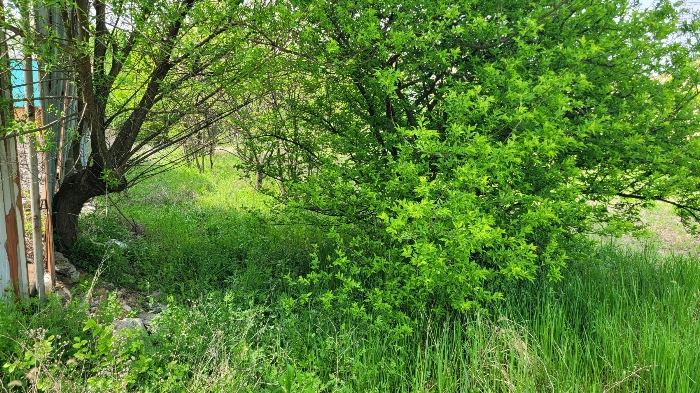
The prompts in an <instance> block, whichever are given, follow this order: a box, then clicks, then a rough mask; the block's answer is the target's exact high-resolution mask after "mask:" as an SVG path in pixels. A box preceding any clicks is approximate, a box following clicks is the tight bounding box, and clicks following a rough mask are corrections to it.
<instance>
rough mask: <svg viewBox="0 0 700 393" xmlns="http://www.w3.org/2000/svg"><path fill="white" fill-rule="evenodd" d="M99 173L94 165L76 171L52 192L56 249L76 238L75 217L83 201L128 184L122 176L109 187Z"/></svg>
mask: <svg viewBox="0 0 700 393" xmlns="http://www.w3.org/2000/svg"><path fill="white" fill-rule="evenodd" d="M99 174H100V171H99V169H97V168H95V167H94V166H91V167H88V168H85V169H83V170H80V171H78V172H75V173H73V174H71V175H70V176H68V177H66V178H65V180H64V181H63V183H62V184H61V186H60V187H59V189H58V192H56V195H54V197H53V205H52V207H53V222H54V229H55V231H56V235H57V242H56V244H57V245H58V247H59V249H61V250H64V251H65V250H69V249H70V248H71V246H73V244H75V241H76V240H77V239H78V217H79V216H80V211H81V210H82V208H83V205H85V202H87V201H88V200H90V199H91V198H94V197H96V196H98V195H104V194H105V193H106V192H107V191H109V192H119V191H122V190H124V189H125V188H126V186H127V183H126V181H125V180H123V179H122V180H121V181H120V182H118V184H114V185H112V186H111V187H109V188H108V187H107V185H106V184H105V182H104V181H103V180H101V179H100V176H99Z"/></svg>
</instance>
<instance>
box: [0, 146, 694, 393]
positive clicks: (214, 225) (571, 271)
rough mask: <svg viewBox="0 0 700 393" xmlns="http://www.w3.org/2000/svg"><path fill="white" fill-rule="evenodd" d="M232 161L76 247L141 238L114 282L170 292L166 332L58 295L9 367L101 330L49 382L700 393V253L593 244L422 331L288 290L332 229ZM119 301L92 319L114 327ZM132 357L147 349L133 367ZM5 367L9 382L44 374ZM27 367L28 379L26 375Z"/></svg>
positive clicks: (178, 176) (97, 218)
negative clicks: (294, 217)
mask: <svg viewBox="0 0 700 393" xmlns="http://www.w3.org/2000/svg"><path fill="white" fill-rule="evenodd" d="M216 165H217V166H216V167H215V168H218V169H220V170H221V171H220V172H219V171H215V172H206V173H205V174H199V173H197V172H196V170H195V169H188V168H181V169H178V170H176V171H174V172H171V173H168V174H165V175H163V176H161V177H159V178H156V179H153V180H152V181H151V182H148V183H144V184H141V185H139V186H138V187H136V188H135V189H133V190H130V191H129V194H128V195H123V196H118V197H113V198H112V199H113V200H114V201H115V202H116V203H117V204H118V206H119V209H120V210H121V211H122V212H124V213H125V214H126V215H127V216H128V217H129V218H130V219H131V218H133V219H135V220H136V221H138V222H140V223H141V224H143V225H144V226H145V228H146V235H145V237H144V236H142V237H140V238H135V237H133V235H132V234H129V233H128V231H127V230H126V229H125V228H124V226H123V225H122V223H121V221H123V220H122V219H120V218H119V217H118V216H119V214H118V212H117V209H116V208H114V206H113V205H112V204H111V202H109V201H108V200H105V199H103V200H98V201H97V202H96V203H97V206H98V209H97V211H96V213H94V214H92V215H87V216H85V217H84V218H83V219H82V221H81V225H82V227H83V237H82V238H81V240H80V242H79V246H78V248H77V249H76V252H75V255H74V256H73V258H74V260H76V261H78V262H79V263H80V264H81V266H82V267H83V268H86V269H89V268H90V267H91V266H92V265H93V264H94V263H95V261H96V260H98V259H99V260H101V259H103V258H104V255H105V249H106V246H105V244H106V243H107V241H108V240H109V239H110V238H118V239H119V240H122V241H125V242H126V243H128V248H127V249H126V250H123V251H118V252H114V254H113V255H111V254H110V257H109V258H108V261H107V265H108V266H107V269H106V271H105V275H104V279H105V280H111V281H113V282H116V283H117V284H119V285H122V286H133V287H135V288H138V289H141V290H142V291H149V292H150V291H153V290H155V289H158V290H159V291H160V292H162V293H163V295H162V298H161V299H162V301H166V300H165V299H166V298H167V299H168V300H167V302H168V303H169V306H168V308H167V310H166V311H165V312H164V313H163V314H162V315H161V316H159V317H158V318H157V319H156V320H154V326H156V331H155V332H154V333H153V334H151V335H150V336H148V337H147V338H145V339H142V341H139V342H141V344H138V345H136V346H135V347H133V348H131V349H128V348H127V349H124V348H123V347H110V346H108V348H107V349H104V348H103V350H102V352H100V350H99V348H100V341H99V337H98V335H97V334H96V333H95V332H97V331H100V330H99V329H100V328H92V329H83V325H84V324H86V323H87V324H88V325H89V323H88V322H85V321H86V320H88V315H87V309H88V308H87V307H86V306H84V305H83V306H81V305H80V304H74V305H72V306H70V307H68V308H62V307H60V305H59V303H58V302H53V303H50V305H51V306H50V307H45V308H44V309H43V311H42V313H44V314H46V315H43V316H41V317H37V316H36V314H34V313H33V312H32V310H35V308H34V309H31V308H28V306H26V305H3V307H5V308H6V309H5V310H0V340H4V341H0V363H2V364H19V363H22V362H23V361H24V360H22V359H26V358H27V353H32V351H34V350H35V348H44V347H45V344H46V342H47V337H49V336H50V335H63V336H64V337H66V338H68V339H69V340H71V339H72V337H79V339H80V340H86V341H87V342H88V343H90V344H87V345H93V347H92V348H94V353H95V354H96V356H97V358H96V359H95V358H93V359H92V360H90V361H89V362H87V361H86V362H83V363H79V366H80V367H81V368H80V369H79V370H78V369H77V368H76V366H75V365H73V366H68V365H67V364H68V363H69V362H70V359H74V360H73V361H75V356H76V355H75V353H76V349H71V346H70V345H68V346H64V347H61V348H63V349H61V350H60V351H59V348H58V346H59V345H58V344H56V341H53V342H52V343H49V346H54V347H56V348H55V350H54V352H52V353H55V354H56V355H55V356H53V357H49V358H46V359H43V360H42V362H43V363H42V364H43V366H44V367H46V369H47V370H53V377H52V378H53V379H52V380H51V381H54V382H53V384H45V385H44V386H45V389H44V390H45V391H60V390H61V386H63V387H65V386H72V387H73V388H75V389H77V390H75V391H89V390H90V389H91V388H90V386H91V385H90V383H86V381H90V378H93V380H94V378H95V377H96V376H100V375H112V374H109V372H108V371H109V370H120V371H119V372H121V373H122V374H123V375H124V376H125V377H124V378H126V377H127V376H128V377H129V378H135V379H134V381H136V382H135V383H132V384H126V385H124V384H122V385H120V384H119V382H123V381H125V380H126V379H123V380H122V381H120V380H119V379H118V375H122V374H114V375H116V377H115V379H113V380H110V381H111V382H110V383H108V384H107V385H104V386H106V387H105V388H104V389H102V391H123V389H126V390H131V391H163V392H171V391H213V392H217V391H220V392H228V391H250V392H264V391H268V392H290V391H295V392H695V391H700V351H697V344H698V342H699V340H700V323H698V318H699V317H700V264H699V263H698V260H697V258H693V257H691V256H673V255H661V254H659V253H657V252H655V250H653V249H650V248H644V249H641V250H636V251H626V250H625V249H623V248H620V246H619V245H615V244H612V243H600V244H597V245H596V244H594V245H590V244H583V243H582V246H581V247H582V249H581V250H580V252H579V253H578V254H577V256H576V257H575V258H572V260H571V261H570V265H569V268H568V270H567V272H566V279H565V280H564V281H562V282H558V283H552V282H549V281H547V280H546V279H544V278H542V279H539V280H536V281H535V282H532V283H530V282H502V283H500V286H501V288H500V289H501V290H503V291H504V292H505V295H506V298H505V300H503V301H501V302H499V303H496V304H494V305H493V306H492V307H491V308H490V310H488V312H482V313H479V314H468V315H452V316H447V317H445V316H441V317H437V316H435V315H434V314H433V313H432V312H431V310H413V314H412V317H413V318H414V320H415V324H414V326H413V332H412V333H411V334H409V335H406V336H402V337H394V336H391V335H388V334H386V333H385V332H382V331H377V330H375V329H373V328H372V327H371V326H369V325H367V323H366V322H364V321H361V320H355V319H353V318H351V317H349V316H348V314H347V313H341V312H338V310H333V309H326V308H324V307H322V306H318V304H317V303H316V302H314V301H313V295H311V296H310V297H309V298H308V299H309V301H305V302H304V301H300V302H297V303H296V305H295V306H290V305H289V303H288V302H286V300H285V299H289V298H297V299H299V298H304V297H305V296H306V295H307V294H301V293H296V292H294V291H295V289H294V288H292V287H290V286H288V285H287V281H286V279H285V277H286V276H289V277H296V276H298V275H299V274H303V273H304V272H305V271H306V269H308V264H309V263H310V258H309V255H310V254H311V252H313V250H314V247H313V245H314V244H318V243H322V242H323V241H324V234H323V231H322V230H321V229H318V228H310V227H306V226H302V225H294V224H289V223H286V224H285V225H278V224H279V222H280V221H281V220H279V219H278V218H277V217H275V216H274V214H273V213H271V212H270V209H269V208H268V206H269V205H268V203H269V202H270V201H269V199H267V198H266V197H265V196H263V195H261V194H259V193H257V192H255V191H254V190H252V189H251V188H250V186H248V184H247V183H246V182H245V181H242V180H240V179H239V177H237V176H234V175H232V173H234V174H235V171H234V169H233V166H234V165H235V160H234V159H232V158H230V157H219V160H218V161H217V164H216ZM322 250H323V247H321V252H322ZM76 300H78V299H76ZM33 307H36V305H34V306H33ZM105 307H107V308H104V310H107V309H109V306H105ZM112 309H114V306H112ZM116 310H117V312H116V314H115V313H114V312H113V313H112V314H110V313H109V312H106V311H105V312H104V313H103V314H102V316H99V315H98V316H94V315H93V316H90V317H91V318H97V319H98V324H99V326H108V325H109V323H110V322H111V319H110V318H108V317H107V316H109V315H112V317H111V318H113V317H115V316H117V315H118V314H119V308H118V305H117V306H116ZM47 313H48V314H47ZM81 315H82V317H81ZM63 317H65V319H63ZM62 321H63V322H62ZM88 325H86V326H88ZM90 326H91V325H90ZM37 329H47V331H46V334H44V335H43V336H42V337H37V334H36V332H37V331H38V330H37ZM95 329H97V330H95ZM42 345H44V346H42ZM110 345H117V344H116V342H110ZM61 351H62V352H61ZM125 351H126V352H125ZM115 353H116V354H117V356H116V357H115V356H114V354H115ZM119 354H121V355H123V356H124V357H122V358H123V359H132V358H133V359H137V360H127V361H126V362H125V363H124V364H115V362H117V361H118V360H119V359H120V358H119V356H121V355H119ZM127 355H128V356H127ZM32 356H33V355H32ZM32 356H30V357H29V358H30V359H34V358H32ZM100 356H104V359H101V358H100ZM110 356H112V358H110ZM142 358H143V359H147V360H143V361H141V362H140V361H138V359H142ZM100 359H101V360H100ZM18 362H19V363H18ZM25 363H26V362H25ZM30 363H31V362H30ZM35 363H36V362H35ZM22 364H24V363H22ZM100 364H102V365H104V368H103V369H101V368H100V367H101V366H100ZM27 367H29V366H27ZM52 367H53V368H52ZM16 368H17V369H21V367H19V366H17V367H16ZM25 368H26V367H25ZM60 370H63V371H60ZM100 370H102V371H100ZM3 371H4V374H3V375H2V377H1V378H0V392H1V391H24V390H22V389H26V388H29V387H38V386H39V385H38V383H37V382H36V381H35V382H32V381H31V380H30V378H29V377H27V376H26V375H24V374H23V372H19V371H17V370H15V371H13V372H9V368H5V369H3ZM17 379H19V380H20V381H21V382H22V383H23V385H22V387H10V386H9V383H10V381H11V380H17ZM16 383H17V382H15V384H16ZM120 389H122V390H120ZM98 390H99V389H98ZM93 391H94V389H93Z"/></svg>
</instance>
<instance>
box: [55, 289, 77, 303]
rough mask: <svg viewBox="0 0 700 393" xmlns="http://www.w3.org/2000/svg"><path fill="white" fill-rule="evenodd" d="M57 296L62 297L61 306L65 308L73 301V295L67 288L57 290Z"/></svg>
mask: <svg viewBox="0 0 700 393" xmlns="http://www.w3.org/2000/svg"><path fill="white" fill-rule="evenodd" d="M56 294H58V296H60V297H61V304H63V305H64V306H65V305H67V304H68V303H70V301H71V300H72V299H73V295H71V293H70V291H69V290H68V288H66V287H59V288H57V289H56Z"/></svg>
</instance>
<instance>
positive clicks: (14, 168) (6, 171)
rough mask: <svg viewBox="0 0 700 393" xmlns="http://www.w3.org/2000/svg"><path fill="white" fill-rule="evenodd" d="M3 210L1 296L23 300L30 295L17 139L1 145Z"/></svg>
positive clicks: (4, 141) (0, 258) (0, 176)
mask: <svg viewBox="0 0 700 393" xmlns="http://www.w3.org/2000/svg"><path fill="white" fill-rule="evenodd" d="M0 206H1V207H2V212H3V215H4V219H3V220H0V294H2V295H1V296H2V297H3V298H5V299H9V298H11V297H13V296H14V297H16V298H20V297H22V298H24V297H27V296H28V295H29V288H28V286H29V277H28V274H27V256H26V253H25V246H24V227H23V226H22V225H23V220H22V195H21V193H20V179H19V165H18V160H17V142H16V138H8V139H4V140H2V141H0ZM7 295H10V296H7Z"/></svg>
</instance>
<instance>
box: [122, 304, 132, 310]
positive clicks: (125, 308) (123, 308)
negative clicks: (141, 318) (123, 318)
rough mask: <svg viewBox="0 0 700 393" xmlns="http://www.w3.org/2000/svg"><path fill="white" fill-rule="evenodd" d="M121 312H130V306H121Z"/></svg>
mask: <svg viewBox="0 0 700 393" xmlns="http://www.w3.org/2000/svg"><path fill="white" fill-rule="evenodd" d="M122 310H124V311H126V312H130V311H131V306H129V305H128V304H122Z"/></svg>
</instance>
